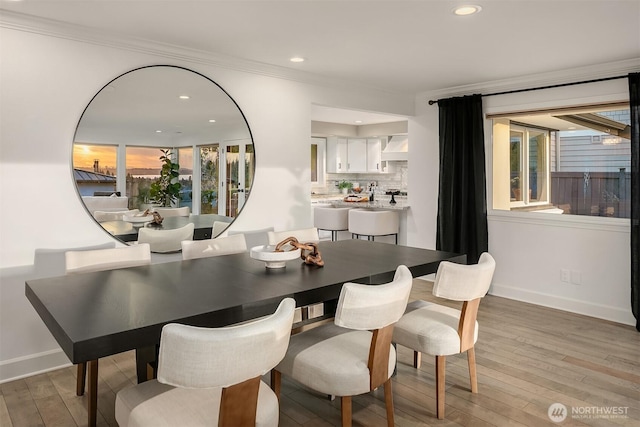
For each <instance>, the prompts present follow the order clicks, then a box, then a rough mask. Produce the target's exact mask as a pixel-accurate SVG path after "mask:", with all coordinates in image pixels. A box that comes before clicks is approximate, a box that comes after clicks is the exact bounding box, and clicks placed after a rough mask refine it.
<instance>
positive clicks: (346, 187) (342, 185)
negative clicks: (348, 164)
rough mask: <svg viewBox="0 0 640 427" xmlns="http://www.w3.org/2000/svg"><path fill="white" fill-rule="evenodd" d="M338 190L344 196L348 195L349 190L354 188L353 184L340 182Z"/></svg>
mask: <svg viewBox="0 0 640 427" xmlns="http://www.w3.org/2000/svg"><path fill="white" fill-rule="evenodd" d="M338 188H339V189H340V191H342V194H348V193H349V190H351V189H352V188H353V184H352V183H350V182H348V181H340V182H339V183H338Z"/></svg>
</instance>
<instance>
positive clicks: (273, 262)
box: [249, 245, 301, 268]
mask: <svg viewBox="0 0 640 427" xmlns="http://www.w3.org/2000/svg"><path fill="white" fill-rule="evenodd" d="M275 248H276V247H275V246H267V245H260V246H254V247H253V248H251V251H250V252H249V254H250V256H251V258H253V259H257V260H258V261H264V263H265V266H266V267H267V268H283V267H286V266H287V261H291V260H294V259H296V258H300V253H301V250H300V249H295V250H293V251H287V252H274V251H275Z"/></svg>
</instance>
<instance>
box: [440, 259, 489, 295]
mask: <svg viewBox="0 0 640 427" xmlns="http://www.w3.org/2000/svg"><path fill="white" fill-rule="evenodd" d="M495 269H496V261H495V260H494V259H493V257H492V256H491V255H490V254H489V253H488V252H484V253H483V254H482V255H480V259H479V260H478V263H477V264H473V265H464V264H456V263H453V262H448V261H443V262H441V263H440V266H439V267H438V273H437V274H436V280H435V282H434V285H433V295H434V296H437V297H440V298H447V299H450V300H454V301H471V300H474V299H476V298H482V297H484V296H485V295H486V293H487V291H488V290H489V286H491V279H492V278H493V272H494V271H495Z"/></svg>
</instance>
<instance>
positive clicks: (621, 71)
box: [417, 58, 640, 102]
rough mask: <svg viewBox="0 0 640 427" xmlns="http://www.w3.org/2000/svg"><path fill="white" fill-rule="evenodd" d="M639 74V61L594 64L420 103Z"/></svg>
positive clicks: (431, 94) (467, 88) (437, 94)
mask: <svg viewBox="0 0 640 427" xmlns="http://www.w3.org/2000/svg"><path fill="white" fill-rule="evenodd" d="M639 71H640V58H632V59H627V60H622V61H616V62H608V63H604V64H596V65H590V66H585V67H576V68H570V69H565V70H558V71H552V72H548V73H538V74H531V75H526V76H519V77H514V78H511V79H503V80H492V81H487V82H482V83H474V84H470V85H463V86H454V87H450V88H445V89H439V90H435V91H428V92H422V93H420V94H418V96H417V99H418V100H419V102H428V101H429V100H431V99H432V100H437V99H440V98H448V97H453V96H463V95H471V94H476V93H480V94H483V93H484V94H490V93H495V92H507V91H511V90H521V89H526V88H531V87H542V86H552V85H558V84H566V83H572V82H580V81H584V80H594V79H601V78H607V77H615V76H619V75H625V74H629V73H632V72H639Z"/></svg>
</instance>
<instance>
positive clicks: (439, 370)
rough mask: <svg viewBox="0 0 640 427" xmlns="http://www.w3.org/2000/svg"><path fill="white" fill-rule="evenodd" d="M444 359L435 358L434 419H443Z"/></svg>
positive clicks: (443, 357)
mask: <svg viewBox="0 0 640 427" xmlns="http://www.w3.org/2000/svg"><path fill="white" fill-rule="evenodd" d="M446 362H447V360H446V357H445V356H436V417H438V419H439V420H443V419H444V392H445V374H444V373H445V367H446Z"/></svg>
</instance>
